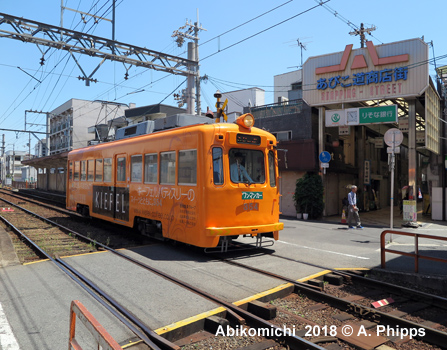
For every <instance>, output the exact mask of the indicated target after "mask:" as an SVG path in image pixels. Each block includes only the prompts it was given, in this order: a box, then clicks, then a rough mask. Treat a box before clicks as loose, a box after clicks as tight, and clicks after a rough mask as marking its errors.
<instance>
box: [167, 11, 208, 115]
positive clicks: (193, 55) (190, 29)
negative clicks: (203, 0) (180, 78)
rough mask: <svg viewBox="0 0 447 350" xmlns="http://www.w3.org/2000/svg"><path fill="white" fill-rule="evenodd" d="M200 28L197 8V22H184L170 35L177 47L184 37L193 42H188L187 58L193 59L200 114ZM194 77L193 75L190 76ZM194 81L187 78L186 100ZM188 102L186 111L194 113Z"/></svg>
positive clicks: (198, 112)
mask: <svg viewBox="0 0 447 350" xmlns="http://www.w3.org/2000/svg"><path fill="white" fill-rule="evenodd" d="M200 30H206V29H204V28H202V27H201V26H200V24H199V10H198V9H197V22H195V23H194V24H193V23H191V22H188V21H187V22H186V24H185V25H184V26H182V27H180V28H179V29H177V30H175V31H174V33H172V37H173V38H174V37H175V38H176V39H175V41H176V42H177V46H178V47H182V46H183V43H184V42H185V38H186V39H190V40H192V41H193V42H192V43H191V44H192V45H189V44H188V59H189V60H191V61H195V62H196V64H195V67H191V68H192V69H195V74H194V75H195V90H196V91H195V95H196V96H195V100H196V112H197V114H198V115H200V114H201V109H202V106H201V104H200V71H199V37H198V35H199V31H200ZM192 78H194V76H193V77H192ZM193 91H194V83H193V81H192V80H191V79H188V87H187V92H186V98H187V99H188V101H190V102H191V101H192V100H193V97H192V95H193V94H194V92H193ZM187 104H188V113H190V114H195V113H194V110H193V108H192V104H191V108H190V103H187Z"/></svg>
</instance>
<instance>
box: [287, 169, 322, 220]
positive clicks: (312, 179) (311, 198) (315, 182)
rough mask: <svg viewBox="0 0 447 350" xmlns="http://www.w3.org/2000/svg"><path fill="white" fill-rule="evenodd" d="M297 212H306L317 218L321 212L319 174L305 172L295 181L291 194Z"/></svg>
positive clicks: (320, 182)
mask: <svg viewBox="0 0 447 350" xmlns="http://www.w3.org/2000/svg"><path fill="white" fill-rule="evenodd" d="M293 200H294V201H295V208H296V212H297V213H308V214H309V217H310V218H311V219H318V218H319V217H320V216H321V215H322V214H323V209H324V204H323V181H321V176H320V175H317V174H314V173H306V174H305V175H304V176H303V177H302V178H300V179H298V180H297V181H296V187H295V194H294V195H293Z"/></svg>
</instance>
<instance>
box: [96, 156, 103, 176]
mask: <svg viewBox="0 0 447 350" xmlns="http://www.w3.org/2000/svg"><path fill="white" fill-rule="evenodd" d="M102 171H103V169H102V159H96V167H95V181H102Z"/></svg>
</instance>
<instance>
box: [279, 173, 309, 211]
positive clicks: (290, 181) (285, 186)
mask: <svg viewBox="0 0 447 350" xmlns="http://www.w3.org/2000/svg"><path fill="white" fill-rule="evenodd" d="M305 173H306V172H304V171H281V172H280V174H279V176H280V177H281V178H280V179H279V186H280V187H279V189H280V193H281V199H280V202H279V209H280V212H281V213H282V215H284V216H291V217H295V218H296V209H295V203H294V201H293V195H294V193H295V187H296V180H298V179H299V178H301V177H303V176H304V174H305Z"/></svg>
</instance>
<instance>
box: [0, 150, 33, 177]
mask: <svg viewBox="0 0 447 350" xmlns="http://www.w3.org/2000/svg"><path fill="white" fill-rule="evenodd" d="M29 158H30V156H29V154H28V153H26V152H25V151H6V152H5V173H6V177H8V178H11V179H12V181H22V167H23V164H22V160H28V159H29Z"/></svg>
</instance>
